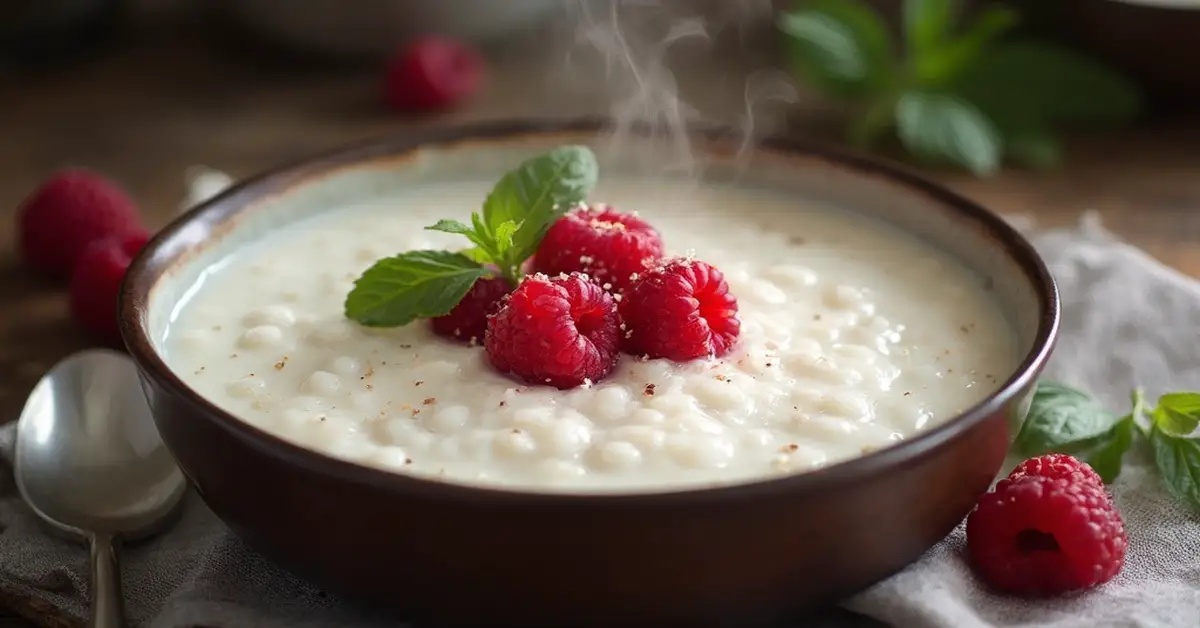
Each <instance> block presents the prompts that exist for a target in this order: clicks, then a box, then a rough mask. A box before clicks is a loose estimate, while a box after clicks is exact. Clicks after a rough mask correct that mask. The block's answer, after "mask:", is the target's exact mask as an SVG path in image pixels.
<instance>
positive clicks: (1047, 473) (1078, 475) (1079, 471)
mask: <svg viewBox="0 0 1200 628" xmlns="http://www.w3.org/2000/svg"><path fill="white" fill-rule="evenodd" d="M1026 475H1033V476H1037V477H1043V478H1052V479H1056V480H1067V481H1070V482H1091V483H1093V484H1095V485H1097V486H1103V485H1104V480H1102V479H1101V478H1100V475H1099V474H1097V473H1096V471H1095V470H1093V469H1092V467H1090V466H1088V464H1087V463H1086V462H1083V461H1081V460H1077V459H1076V458H1075V457H1074V456H1069V455H1067V454H1046V455H1043V456H1037V457H1036V458H1030V459H1028V460H1026V461H1024V462H1022V463H1021V464H1019V465H1017V466H1016V468H1015V469H1013V470H1012V473H1010V474H1008V477H1009V479H1016V478H1019V477H1022V476H1026Z"/></svg>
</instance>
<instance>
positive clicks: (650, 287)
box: [621, 258, 741, 362]
mask: <svg viewBox="0 0 1200 628" xmlns="http://www.w3.org/2000/svg"><path fill="white" fill-rule="evenodd" d="M621 317H622V319H623V320H624V322H625V327H626V333H625V339H624V340H625V342H624V347H625V350H626V351H628V352H629V353H632V354H634V355H644V356H648V357H651V358H667V359H670V360H676V361H679V362H682V361H686V360H692V359H696V358H702V357H706V356H716V357H720V356H722V355H724V354H725V353H727V352H728V351H729V349H730V348H731V347H733V345H734V343H735V342H736V341H737V337H738V334H739V333H740V331H741V322H740V321H739V320H738V304H737V299H736V298H734V296H733V295H732V294H730V292H729V284H727V283H726V282H725V276H724V275H723V274H721V271H719V270H717V269H716V268H714V267H713V266H710V265H708V264H706V263H704V262H701V261H698V260H693V259H686V258H678V259H672V260H667V261H666V262H663V263H661V264H659V265H658V266H655V267H653V268H651V269H649V270H647V271H646V272H644V273H642V274H640V275H639V276H638V277H637V279H636V280H635V281H634V282H633V284H632V285H630V287H629V288H628V290H626V292H625V294H624V296H623V297H622V298H621Z"/></svg>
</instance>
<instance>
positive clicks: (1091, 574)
mask: <svg viewBox="0 0 1200 628" xmlns="http://www.w3.org/2000/svg"><path fill="white" fill-rule="evenodd" d="M1080 477H1081V476H1075V477H1073V478H1071V479H1061V478H1053V477H1045V476H1038V475H1022V476H1020V477H1017V478H1015V479H1003V480H1000V482H998V483H997V484H996V488H995V490H994V491H992V492H990V493H987V494H985V495H984V496H983V497H982V498H981V499H980V500H979V503H978V504H977V505H976V506H975V510H974V511H973V512H972V513H971V515H970V516H969V517H968V518H967V551H968V553H969V554H970V557H971V562H972V566H973V567H974V568H975V571H976V573H977V574H978V575H979V577H980V578H981V579H982V580H984V581H985V582H986V583H988V584H990V585H991V586H993V587H995V588H996V589H998V590H1000V591H1004V592H1007V593H1014V594H1019V595H1026V596H1049V595H1056V594H1060V593H1066V592H1070V591H1077V590H1080V589H1087V588H1090V587H1094V586H1096V585H1099V584H1103V583H1105V582H1108V581H1109V580H1111V579H1112V578H1113V576H1116V575H1117V573H1118V572H1120V571H1121V567H1122V565H1124V563H1125V549H1126V547H1127V546H1128V544H1129V540H1128V539H1127V538H1126V536H1125V525H1124V523H1123V522H1122V521H1121V515H1120V513H1118V512H1117V509H1116V507H1115V506H1113V503H1112V501H1110V500H1109V498H1108V495H1107V494H1106V493H1105V492H1104V488H1103V487H1101V486H1099V485H1097V484H1095V483H1093V482H1090V481H1079V478H1080Z"/></svg>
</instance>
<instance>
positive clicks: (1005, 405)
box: [121, 122, 1059, 626]
mask: <svg viewBox="0 0 1200 628" xmlns="http://www.w3.org/2000/svg"><path fill="white" fill-rule="evenodd" d="M602 128H605V127H604V125H603V124H602V123H600V122H572V123H561V124H560V123H548V122H540V123H528V122H518V123H508V122H502V123H490V124H486V125H481V126H473V127H465V128H457V129H449V130H431V131H424V132H419V133H416V134H409V135H405V136H402V137H396V138H391V139H385V140H382V141H378V142H374V143H369V144H366V145H363V146H358V147H354V148H349V149H346V150H342V151H340V152H336V153H333V154H330V155H326V156H323V157H318V158H315V159H311V160H308V161H304V162H302V163H299V164H296V165H292V166H288V167H284V168H281V169H279V170H276V171H273V172H271V173H268V174H265V175H262V176H259V177H257V178H254V179H251V180H249V181H247V182H245V183H242V184H240V185H238V186H236V187H234V188H233V189H231V190H229V191H227V192H225V193H223V194H221V195H220V196H218V197H217V198H214V199H213V200H211V201H209V202H207V203H205V204H204V205H202V206H201V207H198V208H196V209H194V210H192V211H191V212H189V213H188V214H187V215H185V216H183V217H181V218H179V219H178V220H176V221H175V222H174V223H173V224H171V225H169V226H168V227H166V228H165V229H164V230H163V231H161V232H160V233H159V234H158V235H157V236H156V237H155V238H154V239H153V240H152V241H151V243H150V244H149V245H148V246H147V248H146V249H145V251H144V252H143V253H142V254H141V255H140V256H139V257H138V259H137V260H135V262H134V264H133V265H132V267H131V268H130V271H129V274H128V275H127V278H126V282H125V285H124V287H123V292H122V301H121V315H122V333H123V335H124V338H125V341H126V343H127V345H128V347H129V350H130V353H131V354H132V356H133V358H134V360H135V361H136V363H137V365H138V367H139V368H140V370H141V374H142V377H143V383H144V389H145V393H146V395H147V397H148V398H149V401H150V405H151V408H152V409H153V412H154V417H155V420H156V421H157V424H158V428H159V430H160V431H161V433H162V437H163V439H164V441H165V442H166V443H167V445H168V447H169V448H170V449H171V451H172V452H173V454H174V455H175V457H176V458H177V460H178V462H179V464H180V466H181V467H182V469H183V471H184V473H185V474H186V475H187V477H188V478H189V479H190V481H191V483H192V484H193V485H194V487H195V489H196V491H197V492H198V493H199V495H200V496H201V497H202V498H203V500H204V501H205V502H206V503H207V504H208V506H209V507H210V508H211V509H212V511H213V512H214V513H216V514H217V516H219V517H220V518H221V519H222V520H223V521H224V522H225V523H226V524H228V525H229V527H230V528H232V529H233V530H234V531H235V532H236V533H237V534H238V535H239V536H241V537H242V538H243V539H244V540H245V541H246V542H247V543H249V544H250V545H251V546H252V547H254V548H256V549H257V550H258V551H260V552H261V553H262V554H264V555H265V556H267V557H269V558H271V559H273V560H274V561H275V562H277V563H279V564H280V565H282V566H284V567H286V568H289V569H291V570H293V571H294V572H295V573H297V574H299V575H301V576H302V577H304V578H306V579H308V580H310V581H312V582H313V583H315V584H317V585H319V586H322V587H324V588H326V589H327V590H330V591H333V592H336V593H338V594H342V595H345V596H348V597H351V598H354V599H358V600H363V601H365V602H367V603H374V604H377V605H382V606H385V607H388V608H390V609H393V610H395V611H397V612H399V613H403V614H404V616H405V617H415V618H418V619H424V620H428V621H430V622H431V623H435V624H449V625H508V626H615V625H621V626H667V625H671V626H674V625H688V626H718V625H729V626H747V625H753V624H756V623H759V622H763V623H765V622H769V621H772V620H775V619H777V618H779V617H781V616H782V615H784V614H787V613H790V612H793V611H797V610H802V609H804V608H809V607H813V606H815V605H820V604H824V603H828V602H831V601H835V600H837V599H838V598H839V597H841V596H846V595H848V594H852V593H854V592H856V591H859V590H861V589H863V588H864V587H867V586H868V585H870V584H872V583H874V582H876V581H878V580H880V579H882V578H885V577H887V576H889V575H891V574H893V573H895V572H896V571H898V570H900V569H901V568H903V567H904V566H905V565H907V564H909V563H910V562H912V561H913V560H915V559H917V558H918V557H919V556H920V555H921V554H922V553H923V552H925V551H926V550H927V549H929V548H930V547H931V546H932V545H934V544H935V543H937V542H938V541H939V540H940V539H942V538H943V537H944V536H945V535H946V534H947V533H949V532H950V531H951V530H952V529H953V528H954V527H955V526H956V525H958V524H959V522H960V521H961V520H962V519H963V517H964V516H965V515H966V514H967V512H968V511H969V510H970V508H971V507H972V505H973V504H974V502H975V500H976V499H977V498H978V496H979V495H980V494H981V493H982V492H984V491H985V490H987V488H988V486H989V484H990V482H991V481H992V480H993V478H994V477H995V475H996V473H997V472H998V470H999V469H1000V467H1001V465H1002V464H1003V460H1004V458H1005V454H1006V452H1007V450H1008V447H1009V443H1010V440H1011V438H1012V437H1013V435H1014V430H1015V429H1016V428H1017V426H1018V425H1019V423H1020V421H1021V420H1022V419H1023V417H1024V413H1025V411H1026V410H1027V409H1028V403H1029V399H1030V393H1031V391H1032V388H1033V386H1034V385H1035V379H1036V377H1037V375H1038V373H1039V371H1040V370H1041V369H1042V366H1043V365H1044V363H1045V361H1046V359H1047V357H1048V356H1049V354H1050V351H1051V348H1052V346H1053V344H1054V338H1055V335H1056V330H1057V325H1058V308H1059V304H1058V296H1057V292H1056V289H1055V286H1054V283H1053V281H1052V279H1051V277H1050V275H1049V273H1048V272H1047V270H1046V267H1045V266H1044V264H1043V263H1042V261H1041V260H1040V259H1039V257H1038V256H1037V254H1036V253H1035V251H1034V249H1033V248H1032V247H1031V246H1030V245H1029V243H1028V242H1027V241H1026V240H1024V239H1023V238H1022V237H1021V236H1020V235H1018V234H1017V233H1016V232H1015V231H1014V230H1013V229H1011V228H1010V227H1009V226H1008V225H1007V223H1005V222H1004V221H1003V220H1002V219H1001V218H999V217H997V216H995V215H994V214H992V213H989V212H988V211H986V210H984V209H982V208H980V207H978V206H976V205H974V204H973V203H971V202H969V201H967V200H965V199H963V198H961V197H959V196H956V195H954V194H952V193H950V192H948V191H946V190H944V189H942V188H940V187H938V186H936V185H934V184H932V183H929V182H927V181H925V180H924V179H921V178H919V177H917V176H915V175H913V174H909V173H907V172H905V171H903V170H900V169H896V168H893V167H891V166H887V165H884V164H880V163H877V162H875V161H871V160H867V159H862V158H859V157H854V156H848V155H843V154H839V153H836V152H832V151H829V150H826V149H822V148H817V147H813V146H808V145H805V144H802V143H798V142H794V141H789V140H782V139H780V140H767V141H765V142H763V143H762V144H761V145H760V146H758V147H757V148H756V150H754V151H753V152H751V153H746V152H745V151H743V150H739V146H738V143H737V142H735V141H731V140H729V139H728V136H723V135H722V134H720V133H703V132H697V133H696V134H695V135H693V136H692V137H691V138H690V146H691V151H692V152H691V153H689V154H692V155H694V156H695V162H694V163H693V165H696V164H701V163H702V164H703V168H692V169H691V170H690V172H697V171H701V170H702V171H703V176H704V178H705V179H706V180H712V181H721V180H724V181H730V182H733V181H736V182H739V184H744V185H755V186H770V187H772V188H775V189H778V190H782V191H785V192H787V193H790V194H794V195H795V196H796V199H797V201H798V202H804V201H805V200H806V199H820V200H822V201H824V202H830V203H834V204H836V205H838V206H841V207H845V208H846V209H847V210H850V211H855V212H859V213H866V214H871V215H874V216H877V217H879V218H880V219H882V220H884V221H887V222H890V223H892V224H893V225H898V226H899V227H901V228H903V229H904V230H906V231H908V232H911V233H913V234H915V235H917V236H918V237H920V238H923V239H925V240H927V241H928V242H930V243H931V244H933V245H935V246H938V247H940V248H942V249H944V250H946V251H947V252H949V253H950V254H952V255H954V256H955V257H956V258H958V259H960V260H962V262H963V263H964V264H967V265H969V266H970V267H972V268H973V269H975V270H976V271H977V272H978V274H979V276H980V277H981V281H983V282H984V286H985V287H986V288H988V289H989V290H991V291H993V292H994V293H995V296H996V302H997V307H1001V308H1003V309H1004V310H1005V313H1006V315H1007V316H1008V318H1009V319H1010V320H1011V322H1012V325H1013V327H1014V329H1015V331H1016V336H1017V337H1018V342H1019V343H1020V344H1021V346H1020V351H1021V353H1020V355H1022V358H1021V361H1020V365H1019V366H1018V367H1017V368H1016V369H1015V370H1014V372H1012V373H1011V374H1010V375H1009V376H1008V377H1007V379H1006V381H1005V382H1004V384H1003V385H1002V386H1001V388H1000V389H999V390H998V391H996V392H995V393H994V394H992V395H991V396H989V397H988V398H987V399H985V400H984V401H982V402H981V403H980V404H978V405H976V406H975V407H973V408H971V409H969V410H967V411H966V412H965V413H964V414H962V415H961V416H959V417H957V418H954V419H952V420H950V421H948V422H946V423H945V424H944V425H941V426H939V427H935V428H932V429H929V430H927V431H925V432H924V433H922V434H920V435H918V436H915V437H913V438H911V439H909V440H907V441H905V442H902V443H899V444H897V445H894V446H891V447H889V448H886V449H883V450H880V451H877V452H875V453H871V454H868V455H865V456H863V457H861V458H857V459H853V460H850V461H847V462H844V463H840V464H835V465H832V466H829V467H827V468H824V469H821V470H818V471H814V472H810V473H805V474H800V475H794V476H788V477H782V478H778V479H769V480H764V481H758V482H752V483H743V484H736V485H730V486H727V487H718V488H704V489H699V490H676V491H664V492H659V493H642V494H603V495H595V494H591V495H589V494H562V493H538V492H517V491H512V490H502V489H495V488H486V487H478V486H469V485H465V484H452V483H445V482H439V481H435V480H430V479H420V478H416V477H410V476H404V475H399V474H395V473H391V472H386V471H382V470H377V469H372V468H367V467H364V466H359V465H356V464H352V463H349V462H344V461H341V460H338V459H334V458H331V457H327V456H325V455H322V454H320V453H317V452H316V451H313V450H310V449H306V448H304V447H301V446H298V445H294V444H291V443H290V442H288V441H285V440H282V439H280V438H278V437H276V436H273V435H271V434H268V433H266V432H263V431H261V430H259V429H257V428H255V427H252V426H251V425H250V424H248V423H245V422H243V421H241V420H239V419H237V418H236V417H234V416H231V415H230V414H228V413H226V412H224V411H222V410H220V409H218V408H217V406H215V405H214V404H213V403H211V402H209V401H208V400H206V399H204V398H202V397H201V396H200V395H199V394H197V393H196V392H195V391H194V390H192V389H191V388H189V387H188V385H187V384H186V382H185V378H181V377H180V376H179V374H177V373H175V372H173V371H172V370H171V368H170V367H169V366H168V362H167V360H166V359H165V358H164V352H163V351H164V350H163V344H162V336H163V333H164V329H166V326H167V324H168V322H169V320H170V317H171V315H172V312H173V311H174V310H175V308H176V306H177V305H178V303H179V301H180V299H181V298H183V295H184V294H185V292H186V291H187V289H188V287H189V286H190V285H192V284H193V283H194V281H195V280H196V278H197V277H198V276H200V273H201V272H202V271H203V270H204V269H205V268H207V267H209V266H211V265H212V264H213V263H215V262H216V261H219V260H220V259H221V258H222V257H224V256H226V255H228V254H229V253H231V252H234V251H236V250H238V249H239V248H240V247H244V246H246V245H248V244H250V243H253V242H255V241H256V240H259V239H261V237H262V236H263V235H265V234H266V233H267V232H269V231H270V230H273V229H276V228H278V227H280V226H283V225H286V224H288V223H291V222H294V221H296V220H299V219H302V218H305V217H308V216H311V215H314V214H316V213H319V212H321V211H326V208H329V207H333V206H336V205H337V204H339V203H344V202H350V201H352V200H353V199H354V198H363V197H364V196H370V195H379V194H386V193H387V190H388V189H402V188H404V187H405V186H408V185H414V184H418V183H420V182H424V181H433V180H441V181H447V180H448V181H454V180H461V179H458V177H462V176H468V175H467V174H464V173H481V176H482V174H486V175H487V176H489V177H495V176H498V175H499V174H500V173H502V172H503V171H504V170H507V169H509V168H511V167H512V165H514V164H515V163H517V162H518V161H519V160H521V159H523V158H525V157H528V156H530V155H532V154H536V153H539V152H542V151H545V150H547V149H549V148H552V147H554V146H556V145H560V144H565V143H587V144H591V145H593V146H594V147H595V148H596V151H597V154H598V155H599V156H600V159H601V172H602V173H605V172H607V173H609V174H610V176H611V174H612V173H613V172H614V171H620V170H622V169H624V170H630V169H635V170H636V169H645V168H648V167H650V166H652V165H653V164H658V163H662V161H661V160H660V159H659V158H658V157H657V156H656V153H655V150H657V147H658V146H659V144H658V142H656V140H655V139H654V138H653V137H651V134H649V133H648V132H647V133H646V134H640V133H635V134H634V135H633V136H630V137H624V138H623V139H622V141H620V142H613V141H611V139H605V138H604V134H603V133H601V132H600V130H601V129H602ZM676 139H678V138H676ZM669 145H670V146H674V147H678V146H679V143H678V142H670V143H669ZM602 176H604V175H603V174H602ZM297 254H305V252H299V253H297Z"/></svg>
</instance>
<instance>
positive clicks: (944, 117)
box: [896, 90, 1003, 175]
mask: <svg viewBox="0 0 1200 628" xmlns="http://www.w3.org/2000/svg"><path fill="white" fill-rule="evenodd" d="M896 128H897V131H898V133H899V136H900V141H901V143H903V144H904V147H905V148H907V149H908V151H909V152H911V153H912V154H913V155H915V156H916V157H918V158H920V159H924V160H926V161H930V162H935V163H936V162H942V163H951V164H954V165H958V166H962V167H964V168H967V169H968V170H970V171H971V172H973V173H975V174H977V175H986V174H991V173H993V172H995V171H996V169H997V167H999V165H1000V155H1001V153H1002V151H1003V145H1002V140H1001V137H1000V133H999V131H998V130H997V129H996V127H995V125H993V124H992V122H991V121H990V120H988V118H987V117H986V116H984V114H983V113H982V112H980V111H979V109H977V108H976V107H975V106H974V105H972V104H971V103H969V102H967V101H965V100H963V99H961V98H957V97H955V96H952V95H949V94H940V93H928V92H922V91H915V90H914V91H908V92H905V93H904V95H902V96H901V97H900V100H899V101H898V102H897V103H896Z"/></svg>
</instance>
